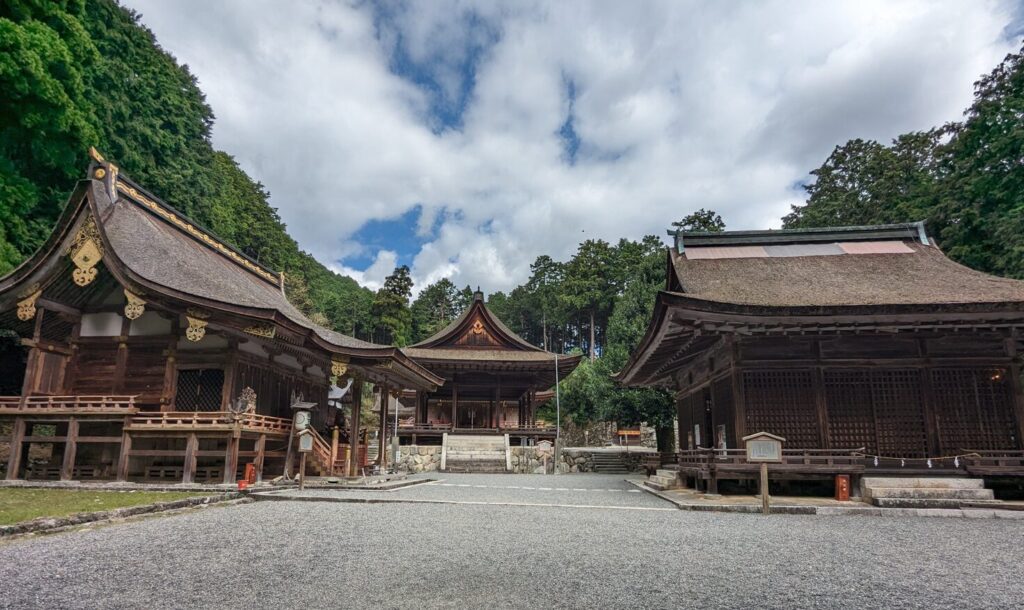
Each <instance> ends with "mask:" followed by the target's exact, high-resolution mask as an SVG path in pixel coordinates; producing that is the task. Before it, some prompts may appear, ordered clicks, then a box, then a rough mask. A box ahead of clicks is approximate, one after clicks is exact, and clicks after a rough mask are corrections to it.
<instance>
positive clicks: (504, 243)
mask: <svg viewBox="0 0 1024 610" xmlns="http://www.w3.org/2000/svg"><path fill="white" fill-rule="evenodd" d="M125 4H127V5H128V6H130V7H132V8H134V9H136V10H138V11H139V12H140V13H142V16H143V18H142V20H143V23H144V24H145V25H147V26H148V27H149V28H150V29H152V30H153V31H154V32H155V33H156V35H157V39H158V41H159V42H160V44H161V45H162V46H163V47H164V48H165V49H167V50H168V51H169V52H170V53H171V54H173V55H174V56H175V57H177V59H178V60H179V61H180V62H182V63H186V64H188V65H189V67H190V68H191V70H192V71H193V72H194V73H195V74H196V76H197V77H198V78H199V81H200V86H201V87H202V89H203V91H204V92H205V93H206V95H207V99H208V101H209V103H210V104H211V106H212V107H213V110H214V113H215V114H216V116H217V121H216V125H215V127H214V132H213V137H214V144H215V146H217V147H218V148H220V149H223V150H225V151H227V152H228V153H230V154H232V155H234V156H235V157H236V158H237V159H238V160H239V162H240V163H241V164H242V166H243V168H244V169H245V170H246V171H247V172H249V174H250V175H251V176H252V177H253V178H254V179H256V180H259V181H261V182H263V183H264V184H265V185H267V187H268V188H269V190H270V191H271V194H272V202H271V203H272V204H273V205H274V206H276V207H278V208H279V211H280V213H281V216H282V217H283V218H284V220H285V222H286V223H287V225H288V229H289V232H290V233H291V234H292V235H293V236H294V237H295V238H296V239H297V240H298V242H299V244H300V246H301V247H302V248H304V249H306V250H308V251H310V252H312V253H313V254H314V255H315V256H316V257H317V258H318V259H319V260H320V261H322V262H324V263H325V264H327V265H328V266H331V267H332V268H334V269H336V270H339V271H342V272H345V273H348V274H350V275H352V276H353V277H355V278H356V279H357V280H359V281H360V282H362V283H364V284H366V285H368V286H370V287H376V286H378V285H379V283H380V281H381V280H382V279H383V277H384V276H385V275H386V274H387V273H389V272H390V271H391V269H392V268H393V267H394V265H395V263H396V261H398V260H401V261H402V262H406V261H407V260H411V263H412V268H413V276H414V279H416V281H417V283H418V286H417V288H420V287H422V286H423V285H424V284H425V283H427V282H429V281H433V280H437V279H439V278H440V277H444V276H447V277H450V278H451V279H452V280H453V281H454V282H455V283H456V284H457V285H460V286H462V285H465V284H471V285H473V286H474V287H475V286H477V285H480V286H481V287H483V289H484V290H485V291H487V292H492V291H495V290H508V289H510V288H512V287H513V286H515V285H517V284H519V283H521V282H523V281H524V280H525V279H526V278H527V276H528V274H529V264H530V263H531V262H532V261H533V259H534V258H535V257H536V256H537V255H539V254H550V255H552V256H554V257H555V258H558V259H565V258H567V257H568V256H569V255H570V254H571V253H572V252H573V251H574V250H575V248H576V246H577V244H578V243H579V241H581V240H582V239H586V238H592V237H600V238H604V239H608V240H610V241H616V240H617V239H618V238H620V237H629V238H634V239H638V238H640V237H641V236H643V235H644V234H649V233H655V234H657V235H664V233H665V229H666V228H667V227H668V226H669V224H670V223H671V222H672V221H674V220H677V219H679V218H680V217H682V216H684V215H685V214H687V213H689V212H690V211H692V210H694V209H696V208H699V207H708V208H713V209H715V210H717V211H718V212H719V213H721V214H722V215H723V216H724V218H725V220H726V222H727V224H728V226H729V227H730V228H736V229H739V228H769V227H778V226H779V224H780V223H779V219H780V217H781V216H782V215H784V214H785V213H786V212H787V211H788V209H789V205H790V204H792V203H797V202H800V201H802V191H801V189H800V188H799V183H800V181H802V180H805V179H806V178H807V172H808V171H810V170H811V169H814V168H815V167H817V166H818V165H820V164H821V162H822V161H823V160H824V159H825V157H826V156H827V155H828V154H829V152H830V151H831V149H832V148H833V147H834V146H835V145H837V144H841V143H843V142H845V141H846V140H848V139H851V138H855V137H862V138H874V139H878V140H881V141H888V140H889V139H891V138H892V137H894V136H896V135H898V134H900V133H903V132H906V131H911V130H917V129H927V128H929V127H932V126H935V125H940V124H942V123H944V122H946V121H951V120H957V119H958V118H959V117H960V114H961V112H962V111H963V109H964V108H966V107H967V105H968V104H969V103H970V101H971V93H972V83H973V82H974V81H975V80H977V78H978V77H979V76H980V75H982V74H983V73H986V72H988V71H990V70H991V69H992V68H993V67H994V66H995V65H996V64H997V63H998V62H999V61H1000V60H1001V59H1002V57H1003V56H1004V55H1006V54H1007V53H1009V52H1013V51H1015V50H1016V48H1017V45H1018V43H1019V41H1018V40H1016V39H1015V38H1013V37H1011V36H1008V35H1007V31H1008V29H1007V28H1008V27H1009V26H1010V24H1011V22H1013V20H1014V10H1015V6H1014V5H1013V3H1011V2H999V1H991V2H986V1H980V0H976V1H952V2H934V1H927V2H926V1H891V0H887V1H870V0H862V1H857V2H825V1H821V0H817V1H811V2H798V1H792V0H785V1H778V2H711V1H710V0H709V1H707V2H682V1H670V2H664V3H662V2H650V1H645V2H639V3H633V2H580V3H577V2H568V1H562V0H559V1H557V2H556V1H552V2H548V3H532V2H525V1H522V2H515V3H506V4H497V3H493V2H481V3H477V2H459V1H452V2H447V1H441V0H431V1H429V2H411V3H408V5H406V6H403V5H396V6H391V5H385V8H386V9H387V10H383V9H382V8H381V6H379V5H371V4H368V3H362V2H353V3H345V2H281V1H277V2H269V1H250V0H233V1H224V2H219V1H214V2H211V1H210V0H204V1H199V0H178V1H175V2H166V1H159V0H127V1H126V2H125ZM481 44H482V45H483V47H482V48H483V50H482V52H479V53H474V52H473V51H472V49H475V48H480V47H479V45H481ZM397 45H401V49H402V50H403V51H404V55H403V56H402V59H404V60H405V61H406V67H407V68H409V69H407V70H403V69H401V67H400V68H394V66H395V65H396V57H397V56H396V55H395V49H396V48H398V47H397ZM467 57H468V58H470V59H474V63H472V65H471V68H470V69H466V68H465V67H464V65H463V64H464V60H466V58H467ZM410 66H411V67H410ZM423 82H431V83H434V84H435V87H434V88H433V89H431V88H430V87H424V86H422V83H423ZM570 82H571V83H572V84H573V87H574V89H575V101H574V103H573V104H572V107H571V110H572V117H573V127H574V129H575V132H576V134H577V136H578V138H579V141H580V146H579V150H578V152H577V154H576V157H575V159H574V160H572V159H570V158H569V155H568V154H567V153H566V149H565V143H564V141H563V139H562V137H561V136H560V135H559V130H560V128H561V127H562V126H563V125H564V124H565V123H566V120H567V118H568V117H569V113H570V103H569V102H570V100H569V87H568V83H570ZM460 90H465V91H466V92H467V95H466V96H465V103H464V107H463V105H461V104H460V102H459V99H460V97H459V95H460V93H459V92H460ZM438 104H441V105H442V106H444V105H446V104H447V106H446V107H449V108H451V107H455V108H456V110H455V111H454V112H455V114H457V115H458V116H459V120H458V121H454V122H453V121H450V120H448V121H446V120H445V117H442V116H440V115H439V114H438V113H437V112H436V110H437V107H438ZM416 205H421V206H422V207H423V211H424V212H423V215H422V217H421V218H420V222H419V225H420V226H419V233H420V234H419V236H418V239H416V238H415V237H416V236H415V235H414V233H415V231H416V229H415V228H412V229H411V230H409V231H397V232H396V234H395V236H394V241H393V242H385V243H384V244H383V245H382V244H381V243H380V241H379V240H376V243H375V244H372V245H371V244H367V243H360V241H359V240H356V239H353V234H354V233H355V232H356V231H358V230H359V228H360V227H362V226H363V225H364V223H366V222H367V221H370V220H373V219H378V220H380V219H396V218H398V217H400V216H401V215H402V214H403V213H405V212H407V211H409V210H410V209H412V208H413V207H414V206H416ZM353 256H356V257H361V258H362V259H366V258H367V257H369V259H370V260H372V261H373V262H372V264H370V265H369V266H368V267H366V268H365V269H353V268H350V267H346V266H345V265H344V264H343V263H342V262H341V261H342V260H343V259H345V258H346V257H353ZM349 260H350V261H351V260H353V259H351V258H350V259H349ZM353 266H354V265H353ZM364 266H365V265H364Z"/></svg>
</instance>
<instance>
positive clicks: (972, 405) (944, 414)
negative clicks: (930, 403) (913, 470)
mask: <svg viewBox="0 0 1024 610" xmlns="http://www.w3.org/2000/svg"><path fill="white" fill-rule="evenodd" d="M932 386H933V388H934V391H935V418H936V420H937V422H938V428H939V442H940V443H942V449H943V451H945V452H947V453H948V452H951V451H963V450H970V449H978V450H1001V449H1018V448H1020V439H1018V438H1017V435H1016V433H1015V430H1016V421H1015V418H1014V414H1013V404H1012V399H1011V396H1010V383H1009V372H1008V371H1007V370H1006V369H1004V368H978V369H942V368H937V369H932Z"/></svg>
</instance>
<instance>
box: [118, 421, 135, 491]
mask: <svg viewBox="0 0 1024 610" xmlns="http://www.w3.org/2000/svg"><path fill="white" fill-rule="evenodd" d="M128 421H129V420H128V418H127V417H126V418H124V426H125V428H127V426H128ZM131 453H132V436H131V434H129V433H128V430H125V429H123V428H122V431H121V453H120V455H118V457H117V480H118V481H127V480H128V465H129V463H130V462H129V460H130V459H131Z"/></svg>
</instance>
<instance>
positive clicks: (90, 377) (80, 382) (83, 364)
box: [71, 343, 117, 394]
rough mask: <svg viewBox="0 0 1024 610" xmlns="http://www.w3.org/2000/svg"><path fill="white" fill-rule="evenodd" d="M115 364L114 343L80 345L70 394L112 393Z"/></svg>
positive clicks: (115, 351) (115, 349)
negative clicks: (76, 368)
mask: <svg viewBox="0 0 1024 610" xmlns="http://www.w3.org/2000/svg"><path fill="white" fill-rule="evenodd" d="M116 362H117V344H116V343H109V344H88V345H85V344H83V345H81V346H80V353H79V355H78V370H77V373H76V375H75V380H74V386H73V387H72V388H71V393H72V394H111V393H113V391H114V372H115V368H116Z"/></svg>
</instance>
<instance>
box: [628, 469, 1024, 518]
mask: <svg viewBox="0 0 1024 610" xmlns="http://www.w3.org/2000/svg"><path fill="white" fill-rule="evenodd" d="M626 482H627V483H629V484H631V485H633V486H635V487H638V488H640V489H642V490H644V491H646V492H647V493H649V494H652V495H655V496H658V497H659V498H661V499H662V500H665V501H666V502H671V503H672V504H674V505H675V506H676V507H677V508H678V509H679V510H688V511H693V512H714V513H745V514H755V515H760V514H761V507H760V506H755V505H752V504H696V503H693V502H680V501H679V500H676V499H675V498H672V497H671V496H669V495H668V494H664V493H662V492H660V491H657V490H654V489H651V488H650V487H647V486H646V485H644V484H643V483H641V482H639V481H633V480H629V479H626ZM771 514H773V515H823V516H865V517H940V518H954V519H956V518H960V519H1010V520H1024V512H1022V511H1017V510H1000V509H994V508H880V507H877V506H804V505H792V504H790V505H785V504H783V505H778V506H774V505H773V506H772V507H771Z"/></svg>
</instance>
